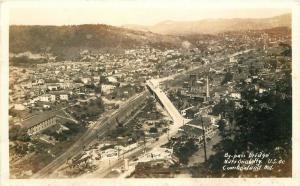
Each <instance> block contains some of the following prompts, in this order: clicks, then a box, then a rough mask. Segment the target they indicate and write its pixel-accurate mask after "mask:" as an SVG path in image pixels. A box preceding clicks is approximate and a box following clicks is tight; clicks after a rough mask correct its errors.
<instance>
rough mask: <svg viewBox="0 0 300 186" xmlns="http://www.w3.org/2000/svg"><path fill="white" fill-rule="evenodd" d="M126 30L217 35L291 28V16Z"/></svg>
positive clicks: (168, 23)
mask: <svg viewBox="0 0 300 186" xmlns="http://www.w3.org/2000/svg"><path fill="white" fill-rule="evenodd" d="M123 27H124V28H129V29H134V30H141V31H150V32H153V33H158V34H165V35H189V34H217V33H220V32H226V31H243V30H263V29H269V28H273V27H291V14H283V15H280V16H275V17H271V18H262V19H257V18H245V19H244V18H233V19H204V20H200V21H172V20H167V21H163V22H160V23H158V24H155V25H153V26H142V25H124V26H123Z"/></svg>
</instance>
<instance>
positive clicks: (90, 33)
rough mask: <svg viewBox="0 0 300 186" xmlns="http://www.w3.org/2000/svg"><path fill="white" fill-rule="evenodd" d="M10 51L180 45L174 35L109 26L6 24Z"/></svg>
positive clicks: (71, 51) (57, 52)
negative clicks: (8, 29) (7, 25)
mask: <svg viewBox="0 0 300 186" xmlns="http://www.w3.org/2000/svg"><path fill="white" fill-rule="evenodd" d="M9 42H10V45H9V49H10V53H20V52H26V51H30V52H32V53H42V52H50V53H53V54H54V55H58V56H60V55H63V56H69V55H74V53H78V51H80V50H81V49H90V50H102V49H103V50H105V49H108V50H109V49H115V50H116V49H125V48H133V47H138V46H144V45H146V44H147V45H150V46H152V47H156V48H173V47H178V46H180V44H181V40H180V39H179V38H178V37H176V36H165V35H164V36H162V35H159V34H154V33H151V32H142V31H134V30H130V29H125V28H119V27H114V26H109V25H102V24H98V25H72V26H14V25H13V26H10V35H9Z"/></svg>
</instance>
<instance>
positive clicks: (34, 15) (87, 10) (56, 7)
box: [9, 0, 291, 26]
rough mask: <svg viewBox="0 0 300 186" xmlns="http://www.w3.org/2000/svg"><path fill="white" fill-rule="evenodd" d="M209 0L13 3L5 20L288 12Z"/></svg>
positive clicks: (96, 20)
mask: <svg viewBox="0 0 300 186" xmlns="http://www.w3.org/2000/svg"><path fill="white" fill-rule="evenodd" d="M211 1H213V2H214V3H211ZM211 1H203V0H198V1H196V0H184V1H183V0H182V1H179V0H173V1H167V0H161V1H156V0H152V1H150V0H143V1H142V0H140V1H138V0H125V1H124V0H123V1H121V0H110V1H108V0H103V1H97V2H96V1H84V2H82V1H75V3H72V4H70V3H67V2H66V1H64V3H53V2H52V3H50V2H49V3H27V4H22V3H15V4H10V6H9V22H10V24H13V25H20V24H21V25H72V24H109V25H114V26H122V25H126V24H138V25H154V24H157V23H159V22H162V21H166V20H173V21H195V20H201V19H217V18H265V17H273V16H277V15H281V14H285V13H291V9H290V5H289V4H280V3H277V4H276V0H275V3H269V4H268V3H259V4H258V5H256V4H255V3H251V4H249V3H248V4H245V3H241V1H238V0H231V1H222V2H221V1H220V2H219V3H216V0H211ZM73 2H74V1H73ZM171 2H172V3H171ZM224 2H226V3H224ZM230 2H232V3H230ZM253 2H254V1H253ZM273 2H274V0H273Z"/></svg>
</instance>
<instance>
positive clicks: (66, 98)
mask: <svg viewBox="0 0 300 186" xmlns="http://www.w3.org/2000/svg"><path fill="white" fill-rule="evenodd" d="M59 99H60V100H66V101H67V100H69V96H68V94H61V95H59Z"/></svg>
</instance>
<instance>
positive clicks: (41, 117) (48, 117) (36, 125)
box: [22, 111, 77, 135]
mask: <svg viewBox="0 0 300 186" xmlns="http://www.w3.org/2000/svg"><path fill="white" fill-rule="evenodd" d="M58 119H65V120H69V121H72V122H74V123H77V121H76V120H74V119H73V118H72V117H71V116H70V115H68V114H67V113H65V112H64V111H59V112H44V113H42V114H38V115H35V116H32V117H31V118H28V119H26V120H24V121H23V122H22V124H23V125H22V126H23V128H24V129H25V130H26V132H27V134H28V135H34V134H37V133H39V132H41V131H42V130H45V129H47V128H49V127H51V126H54V125H56V124H57V120H58Z"/></svg>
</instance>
